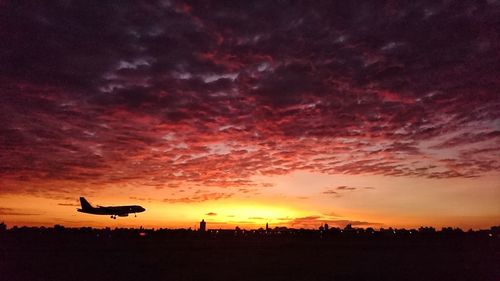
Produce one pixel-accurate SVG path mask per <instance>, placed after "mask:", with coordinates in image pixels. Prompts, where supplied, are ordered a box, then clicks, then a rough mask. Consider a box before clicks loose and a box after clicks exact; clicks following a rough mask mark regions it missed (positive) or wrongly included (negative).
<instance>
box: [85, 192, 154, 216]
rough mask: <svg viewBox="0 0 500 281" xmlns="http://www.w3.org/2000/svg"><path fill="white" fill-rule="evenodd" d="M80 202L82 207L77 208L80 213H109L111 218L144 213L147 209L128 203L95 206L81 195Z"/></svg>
mask: <svg viewBox="0 0 500 281" xmlns="http://www.w3.org/2000/svg"><path fill="white" fill-rule="evenodd" d="M80 203H81V205H82V208H80V209H77V211H78V212H80V213H85V214H92V215H108V216H111V218H116V217H117V216H119V217H127V216H128V215H129V214H135V213H142V212H144V211H145V210H146V209H144V208H143V207H142V206H139V205H128V206H107V207H104V206H97V207H93V206H92V205H90V203H88V201H87V200H86V199H85V198H83V197H80Z"/></svg>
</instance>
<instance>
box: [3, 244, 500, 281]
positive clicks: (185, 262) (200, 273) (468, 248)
mask: <svg viewBox="0 0 500 281" xmlns="http://www.w3.org/2000/svg"><path fill="white" fill-rule="evenodd" d="M0 235H1V234H0ZM498 240H499V239H497V238H493V239H487V238H473V237H452V238H449V239H448V238H447V239H445V238H442V237H441V238H391V239H386V238H380V237H379V238H366V237H362V238H359V237H354V238H353V237H351V238H345V237H337V238H329V239H310V238H308V239H301V238H293V237H284V238H280V237H273V238H268V237H264V238H251V239H249V238H207V237H204V238H203V237H188V238H179V237H177V238H166V237H151V236H150V237H138V236H133V237H132V236H131V237H114V238H110V237H106V238H103V237H94V236H82V235H63V236H57V235H52V236H50V235H39V236H37V235H24V236H23V235H18V236H15V235H12V234H10V235H4V236H3V237H0V280H2V281H3V280H5V281H7V280H12V281H14V280H52V281H53V280H109V281H112V280H120V281H122V280H308V281H312V280H455V281H456V280H480V281H489V280H491V281H499V280H500V247H499V242H498Z"/></svg>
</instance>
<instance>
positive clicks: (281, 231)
mask: <svg viewBox="0 0 500 281" xmlns="http://www.w3.org/2000/svg"><path fill="white" fill-rule="evenodd" d="M0 233H2V234H3V235H4V236H16V235H21V236H23V235H24V236H26V235H37V236H50V235H53V236H54V235H55V236H61V235H63V236H68V235H76V236H92V237H97V238H99V237H100V238H112V237H164V238H214V239H217V238H221V239H223V238H269V239H272V238H279V239H282V238H306V239H307V238H310V239H332V238H394V239H399V238H412V237H414V238H452V237H470V238H485V239H495V240H496V239H499V238H500V226H493V227H491V228H490V229H482V230H472V229H470V230H468V231H463V230H462V229H460V228H452V227H443V228H441V229H439V230H436V229H435V228H433V227H420V228H418V229H404V228H400V229H398V228H391V227H389V228H380V229H378V230H376V229H374V228H371V227H368V228H355V227H352V226H351V225H347V226H346V227H345V228H338V227H332V228H328V226H326V227H324V226H321V227H319V229H304V228H300V229H296V228H287V227H275V228H267V229H264V228H259V229H251V230H245V229H240V228H239V227H236V228H235V229H209V230H206V231H200V230H193V229H191V228H188V229H183V228H181V229H166V228H158V229H154V228H152V229H145V228H142V227H140V228H114V229H111V228H109V227H106V228H92V227H64V226H62V225H54V227H43V226H42V227H26V226H23V227H17V226H14V227H12V228H10V229H8V228H7V227H6V226H5V224H3V223H0Z"/></svg>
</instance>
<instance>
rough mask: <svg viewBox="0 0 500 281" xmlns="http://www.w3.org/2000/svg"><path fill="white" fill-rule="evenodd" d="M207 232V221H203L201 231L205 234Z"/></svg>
mask: <svg viewBox="0 0 500 281" xmlns="http://www.w3.org/2000/svg"><path fill="white" fill-rule="evenodd" d="M206 230H207V223H206V222H205V220H201V222H200V231H201V232H205V231H206Z"/></svg>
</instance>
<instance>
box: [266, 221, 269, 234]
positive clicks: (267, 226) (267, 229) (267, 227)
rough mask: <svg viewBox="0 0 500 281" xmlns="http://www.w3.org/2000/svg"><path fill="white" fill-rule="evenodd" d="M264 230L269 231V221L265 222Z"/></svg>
mask: <svg viewBox="0 0 500 281" xmlns="http://www.w3.org/2000/svg"><path fill="white" fill-rule="evenodd" d="M266 232H269V223H267V222H266Z"/></svg>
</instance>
